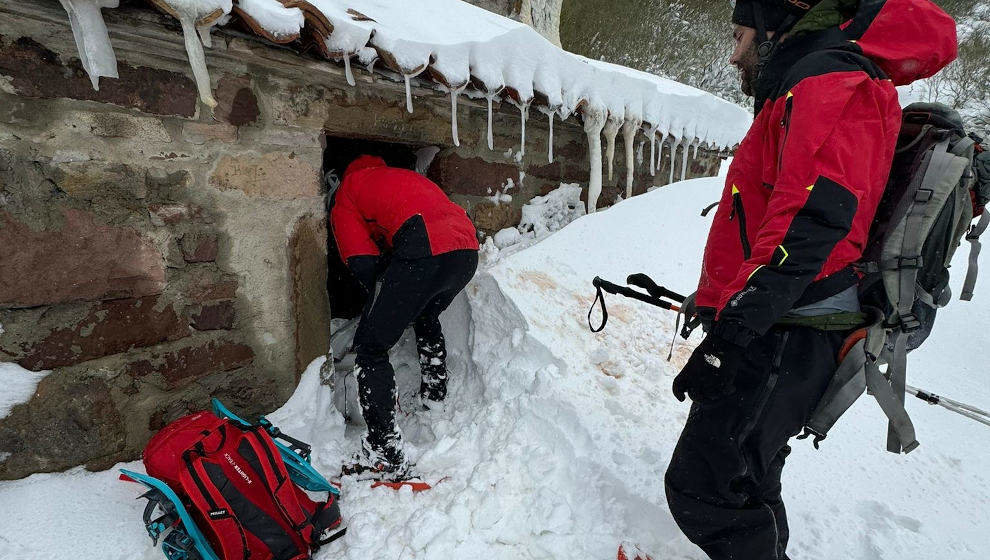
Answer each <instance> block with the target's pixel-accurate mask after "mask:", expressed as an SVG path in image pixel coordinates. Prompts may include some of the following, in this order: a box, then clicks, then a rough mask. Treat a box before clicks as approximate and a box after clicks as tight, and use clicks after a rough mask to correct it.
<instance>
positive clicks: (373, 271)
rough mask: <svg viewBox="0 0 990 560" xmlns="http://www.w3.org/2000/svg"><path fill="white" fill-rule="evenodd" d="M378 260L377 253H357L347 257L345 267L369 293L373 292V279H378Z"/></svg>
mask: <svg viewBox="0 0 990 560" xmlns="http://www.w3.org/2000/svg"><path fill="white" fill-rule="evenodd" d="M378 261H379V258H378V256H377V255H358V256H355V257H351V258H349V259H347V268H348V269H349V270H350V271H351V274H353V275H354V278H355V279H357V281H358V283H359V284H361V287H362V288H364V290H365V291H366V292H367V293H368V294H369V295H370V294H374V293H375V281H376V280H377V279H378Z"/></svg>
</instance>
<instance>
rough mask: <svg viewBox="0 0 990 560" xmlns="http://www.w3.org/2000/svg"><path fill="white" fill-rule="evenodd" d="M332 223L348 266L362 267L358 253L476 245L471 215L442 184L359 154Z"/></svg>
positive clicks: (411, 253)
mask: <svg viewBox="0 0 990 560" xmlns="http://www.w3.org/2000/svg"><path fill="white" fill-rule="evenodd" d="M330 223H331V226H332V228H333V235H334V239H335V240H336V242H337V248H338V250H339V251H340V258H341V259H342V260H343V261H344V262H345V263H347V264H348V266H350V267H351V268H352V270H354V269H355V268H362V267H363V265H359V264H358V263H359V262H360V261H361V257H378V256H379V255H380V254H381V253H382V250H383V249H384V250H386V251H388V252H390V253H391V254H392V255H394V256H397V257H400V258H407V259H414V258H423V257H430V256H435V255H441V254H443V253H449V252H451V251H457V250H464V249H473V250H478V234H477V232H476V230H475V228H474V224H473V223H471V219H470V218H468V216H467V213H466V212H465V211H464V209H463V208H461V207H460V206H458V205H456V204H454V203H453V202H451V201H450V199H449V198H447V195H446V194H444V192H443V191H442V190H440V187H438V186H437V185H436V184H435V183H433V182H432V181H430V180H429V179H427V178H426V177H423V176H422V175H420V174H419V173H415V172H413V171H410V170H408V169H400V168H396V167H388V166H386V165H385V161H384V160H382V159H381V158H379V157H374V156H361V157H359V158H358V159H356V160H354V161H353V162H351V164H350V165H349V166H348V167H347V171H346V172H345V173H344V180H343V182H342V183H341V185H340V188H339V189H337V193H336V195H335V201H334V205H333V210H331V212H330ZM365 260H367V259H365ZM355 273H356V274H357V270H355ZM358 276H359V279H361V280H362V281H363V282H364V281H365V280H366V279H365V278H361V276H362V275H361V274H358ZM365 284H366V285H367V282H365Z"/></svg>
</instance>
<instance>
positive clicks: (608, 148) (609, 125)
mask: <svg viewBox="0 0 990 560" xmlns="http://www.w3.org/2000/svg"><path fill="white" fill-rule="evenodd" d="M621 125H622V123H621V122H619V121H618V120H616V119H608V120H607V121H605V155H606V157H607V159H608V180H609V181H610V182H611V181H612V176H613V175H614V173H613V160H614V159H615V137H616V136H618V134H619V127H620V126H621Z"/></svg>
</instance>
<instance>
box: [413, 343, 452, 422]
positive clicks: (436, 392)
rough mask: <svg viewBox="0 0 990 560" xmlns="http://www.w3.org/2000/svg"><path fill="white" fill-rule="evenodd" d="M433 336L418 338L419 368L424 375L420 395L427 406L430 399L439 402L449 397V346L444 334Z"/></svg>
mask: <svg viewBox="0 0 990 560" xmlns="http://www.w3.org/2000/svg"><path fill="white" fill-rule="evenodd" d="M431 338H433V340H427V339H424V337H417V339H416V342H417V346H418V350H419V369H420V372H422V375H423V377H422V381H421V382H420V385H419V396H420V398H421V399H422V401H423V405H424V406H427V407H428V406H429V405H428V401H432V402H436V403H439V402H442V401H443V400H444V399H446V398H447V348H446V345H445V344H444V340H443V335H442V334H441V335H439V336H436V337H431Z"/></svg>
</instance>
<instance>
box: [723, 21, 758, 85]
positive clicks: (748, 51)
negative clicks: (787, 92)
mask: <svg viewBox="0 0 990 560" xmlns="http://www.w3.org/2000/svg"><path fill="white" fill-rule="evenodd" d="M732 38H733V40H734V41H735V48H734V49H733V50H732V56H730V57H729V64H731V65H733V66H735V67H736V69H737V70H739V89H741V90H742V92H743V95H746V96H749V97H752V96H753V92H754V91H755V90H756V78H757V76H758V75H759V72H758V70H757V66H758V64H759V61H760V57H759V55H758V54H757V51H756V47H757V41H756V29H755V28H752V27H746V26H745V25H739V24H738V23H734V24H732Z"/></svg>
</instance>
